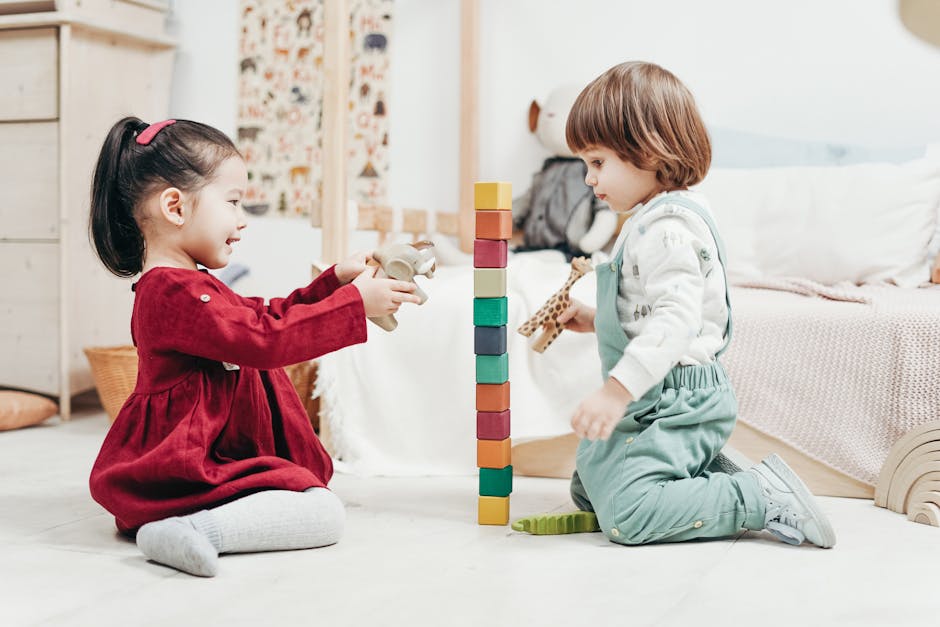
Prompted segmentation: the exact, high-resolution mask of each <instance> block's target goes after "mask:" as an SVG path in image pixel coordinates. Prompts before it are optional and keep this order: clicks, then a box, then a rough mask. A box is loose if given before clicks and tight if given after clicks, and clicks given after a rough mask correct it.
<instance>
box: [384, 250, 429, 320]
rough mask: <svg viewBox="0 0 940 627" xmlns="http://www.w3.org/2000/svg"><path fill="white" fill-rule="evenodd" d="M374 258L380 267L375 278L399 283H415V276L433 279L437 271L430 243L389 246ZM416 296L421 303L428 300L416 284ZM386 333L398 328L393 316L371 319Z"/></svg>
mask: <svg viewBox="0 0 940 627" xmlns="http://www.w3.org/2000/svg"><path fill="white" fill-rule="evenodd" d="M372 258H373V259H375V261H376V262H377V263H378V265H379V270H378V271H377V272H376V274H375V276H376V277H378V278H382V277H389V278H392V279H397V280H399V281H411V282H412V283H415V280H414V278H415V275H418V274H420V275H422V276H426V277H427V278H429V279H430V278H432V277H433V276H434V270H436V269H437V260H436V259H435V257H434V244H433V243H431V242H429V241H420V242H415V243H414V244H388V245H387V246H382V247H381V248H378V249H376V251H375V252H374V253H372ZM415 286H416V287H415V296H417V297H418V298H419V299H421V303H419V304H422V305H423V304H424V302H425V301H426V300H427V299H428V295H427V294H425V293H424V290H422V289H421V288H420V287H418V284H417V283H415ZM369 320H371V321H372V322H374V323H376V324H377V325H379V326H380V327H382V328H383V329H385V330H386V331H394V330H395V328H396V327H397V326H398V321H397V320H396V319H395V316H394V315H393V314H388V315H386V316H375V317H373V318H369Z"/></svg>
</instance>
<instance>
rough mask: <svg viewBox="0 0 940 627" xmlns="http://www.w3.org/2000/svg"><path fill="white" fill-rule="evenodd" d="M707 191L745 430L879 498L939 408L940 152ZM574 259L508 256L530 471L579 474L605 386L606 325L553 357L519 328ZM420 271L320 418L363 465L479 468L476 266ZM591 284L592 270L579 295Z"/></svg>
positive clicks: (713, 179)
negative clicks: (721, 247) (580, 427)
mask: <svg viewBox="0 0 940 627" xmlns="http://www.w3.org/2000/svg"><path fill="white" fill-rule="evenodd" d="M705 188H706V189H705V191H706V192H707V193H708V195H709V197H710V198H711V200H712V204H713V206H714V207H715V213H716V218H717V219H718V222H719V227H720V228H721V229H722V231H723V233H724V235H725V238H726V241H727V244H728V249H729V255H730V256H731V259H732V262H731V266H730V268H729V270H730V276H731V278H732V283H733V284H735V283H736V284H737V285H735V286H734V287H733V289H732V301H733V308H734V314H735V329H736V334H735V338H734V341H733V342H732V346H731V348H730V349H729V351H728V353H727V356H726V358H725V363H726V365H727V367H728V369H729V372H730V374H731V378H732V381H733V382H734V384H735V387H736V391H737V393H738V397H739V402H740V409H741V413H740V417H741V419H740V426H739V429H737V430H736V432H735V435H734V436H733V438H732V444H733V445H734V446H735V447H736V448H738V449H739V450H741V451H742V452H744V453H745V454H747V455H748V456H750V457H752V458H756V457H761V456H763V455H764V454H766V453H767V452H769V451H771V450H776V451H778V452H781V453H783V454H785V455H786V456H787V457H788V459H789V460H790V461H792V462H793V465H795V466H796V467H797V469H798V471H800V472H801V474H804V475H806V476H807V479H808V483H809V484H810V486H811V487H812V488H813V489H814V490H816V491H817V492H819V493H822V494H836V495H846V496H860V497H871V495H872V493H873V489H874V487H873V486H874V483H875V480H876V478H877V474H878V471H879V470H880V465H881V462H882V461H883V460H884V457H885V456H886V455H887V452H888V448H889V447H890V446H891V444H892V443H893V442H894V441H895V440H896V439H897V438H898V437H899V436H900V435H901V434H903V433H904V432H906V431H907V430H908V429H910V428H912V427H914V426H917V425H918V424H921V423H923V422H924V421H926V420H930V419H933V418H934V417H935V416H937V415H940V386H936V385H935V384H934V383H933V382H934V381H937V380H940V372H935V370H938V369H940V342H938V341H937V340H940V337H938V335H940V307H938V306H937V305H940V289H937V288H934V287H929V286H930V284H929V282H928V279H929V275H930V267H931V264H930V262H931V260H932V259H933V255H934V254H935V253H936V247H937V244H938V241H937V238H936V237H934V236H933V234H934V231H935V230H936V228H937V212H938V210H940V164H937V163H936V162H933V161H929V162H928V161H919V162H910V163H906V164H903V165H891V164H884V163H882V164H878V165H871V166H870V165H858V166H848V167H841V168H837V169H832V168H827V167H815V168H767V169H763V170H751V171H743V170H716V171H715V172H714V173H713V174H712V175H710V178H709V181H707V182H706V185H705ZM781 207H783V209H781ZM850 220H851V221H850ZM568 269H569V266H568V264H567V263H566V262H565V261H564V260H563V258H562V257H561V256H560V255H559V254H557V253H554V252H548V251H546V252H542V253H535V254H528V253H527V254H519V255H515V256H512V257H511V258H510V262H509V267H508V273H509V284H508V296H509V303H510V307H509V325H508V326H509V331H510V333H509V338H510V340H509V350H508V352H509V356H510V357H509V359H510V382H511V387H512V399H511V408H512V409H511V411H512V437H513V442H514V444H515V446H514V453H513V454H514V467H515V468H516V471H517V472H518V473H520V474H536V475H549V476H564V475H566V474H567V473H569V472H570V469H571V466H572V463H573V448H574V445H575V443H576V442H575V439H574V438H573V437H572V436H571V435H570V428H569V425H568V420H569V417H570V415H571V413H572V410H573V409H574V407H575V406H576V405H577V403H578V402H579V401H580V400H581V398H583V396H584V395H585V394H587V393H588V392H589V391H591V390H592V389H593V388H594V387H595V386H597V385H599V384H600V372H599V365H598V361H597V356H596V347H595V344H594V338H593V336H591V335H581V334H574V333H564V334H562V336H561V337H560V338H559V339H558V340H557V341H556V343H555V344H554V345H553V346H552V347H551V348H549V350H548V351H547V352H546V353H545V354H542V355H539V354H536V353H534V352H532V351H531V350H529V349H528V348H527V346H526V345H527V341H526V340H525V338H523V337H522V336H520V335H518V334H516V333H515V328H516V327H517V326H518V325H519V324H520V323H521V322H522V321H524V320H525V319H527V318H528V316H529V315H531V314H532V313H533V312H534V311H535V310H536V309H537V308H538V307H539V306H540V305H541V304H542V302H544V300H545V298H547V297H548V296H549V295H551V294H552V293H553V292H554V291H555V290H556V289H557V288H558V287H559V286H560V285H561V284H562V283H563V282H564V280H565V278H566V277H567V275H568ZM774 275H776V277H775V276H774ZM781 277H795V278H793V279H792V280H789V279H784V278H781ZM420 280H421V279H419V281H420ZM866 281H871V282H873V283H875V284H876V285H872V286H863V287H855V286H854V285H853V283H854V282H866ZM823 282H825V283H828V284H830V285H831V284H833V283H834V284H835V287H831V286H830V287H827V286H826V285H823V284H822V283H823ZM892 283H897V284H899V285H900V286H898V285H893V284H892ZM920 284H923V286H922V287H918V285H920ZM742 285H751V286H752V287H749V288H746V287H742ZM422 286H423V287H424V288H425V290H426V291H427V292H428V294H429V295H430V299H429V301H428V302H427V303H426V304H425V305H424V306H422V307H419V308H408V309H405V310H403V311H402V312H401V313H400V315H399V319H400V326H399V328H398V330H396V331H395V332H394V333H392V334H386V333H384V332H383V331H381V330H379V329H378V328H377V327H370V339H369V342H368V343H366V344H364V345H362V346H358V347H354V348H351V349H348V350H343V351H339V352H338V353H334V354H332V355H329V356H327V357H325V358H323V359H322V360H321V361H320V373H319V379H318V387H317V390H318V393H319V394H321V396H322V399H323V400H324V404H323V412H324V413H323V416H322V417H323V424H324V426H326V427H328V431H329V435H328V437H329V444H330V446H331V447H332V450H333V452H334V454H335V455H336V456H337V457H338V458H339V459H340V460H341V462H340V463H341V464H342V466H341V467H344V468H345V469H346V470H348V471H350V472H357V473H368V474H464V473H473V472H475V468H476V461H475V439H476V436H475V431H474V425H475V409H474V355H473V345H472V343H473V340H472V337H473V335H472V329H473V322H472V298H473V288H472V268H470V267H469V266H451V267H447V266H445V267H442V268H440V269H439V272H438V274H437V276H436V277H435V279H433V280H431V281H424V282H423V283H422ZM755 286H763V288H764V289H760V288H758V287H755ZM767 288H769V289H767ZM593 293H594V281H593V278H590V277H589V278H585V279H583V280H582V281H581V282H580V283H578V284H576V286H575V288H574V290H573V293H572V294H573V296H574V297H576V298H579V299H582V300H585V301H587V302H591V301H592V300H593ZM855 301H864V302H855Z"/></svg>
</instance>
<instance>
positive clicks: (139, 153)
mask: <svg viewBox="0 0 940 627" xmlns="http://www.w3.org/2000/svg"><path fill="white" fill-rule="evenodd" d="M149 126H150V125H149V124H147V123H146V122H142V121H141V120H140V119H138V118H133V117H129V118H124V119H123V120H120V121H119V122H118V123H117V124H115V125H114V126H113V127H111V131H110V132H109V133H108V137H107V138H106V139H105V140H104V145H103V146H102V147H101V154H99V155H98V163H97V164H95V177H94V181H93V182H92V187H91V215H90V216H89V221H88V228H89V230H90V231H91V239H92V242H93V244H94V248H95V252H97V254H98V258H99V259H101V262H102V263H104V265H105V267H107V268H108V270H110V271H111V272H112V273H114V274H116V275H118V276H120V277H130V276H134V275H135V274H138V273H140V271H141V270H143V266H144V254H145V244H144V234H143V232H142V231H141V228H140V225H141V223H142V221H144V220H146V219H147V216H146V215H145V212H144V211H143V210H142V208H143V206H144V203H145V202H146V201H147V199H148V197H149V196H150V195H151V194H153V193H155V192H158V191H159V190H160V188H161V187H163V188H166V187H177V188H179V189H181V190H183V191H186V192H189V193H193V194H195V193H198V192H199V190H200V189H202V187H203V186H205V185H206V184H207V183H208V182H209V181H210V180H212V177H213V176H214V175H215V171H216V169H217V168H218V167H219V166H220V165H221V164H222V163H223V162H224V161H225V160H226V159H228V158H231V157H241V155H240V154H239V152H238V149H237V148H236V147H235V144H233V143H232V140H231V139H229V138H228V137H226V136H225V133H222V132H221V131H219V130H217V129H214V128H212V127H211V126H207V125H205V124H200V123H199V122H193V121H191V120H174V121H173V122H172V123H170V124H168V123H167V122H166V121H164V122H162V123H161V122H158V123H156V124H155V125H154V126H153V127H151V131H150V132H149V133H147V134H146V135H144V136H140V134H141V133H142V132H143V131H144V129H146V128H147V127H149ZM145 226H146V224H145Z"/></svg>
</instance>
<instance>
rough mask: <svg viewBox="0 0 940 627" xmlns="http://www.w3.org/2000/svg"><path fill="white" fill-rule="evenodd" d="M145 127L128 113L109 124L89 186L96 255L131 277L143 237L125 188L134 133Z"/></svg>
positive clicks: (118, 272)
mask: <svg viewBox="0 0 940 627" xmlns="http://www.w3.org/2000/svg"><path fill="white" fill-rule="evenodd" d="M146 127H147V124H146V123H145V122H143V121H141V120H140V119H138V118H134V117H127V118H124V119H122V120H120V121H119V122H117V124H115V125H114V126H112V127H111V131H110V132H109V133H108V136H107V138H106V139H105V140H104V145H103V146H102V147H101V153H100V154H99V155H98V162H97V164H96V165H95V177H94V181H93V183H92V188H91V216H90V219H89V229H90V230H91V236H92V241H93V243H94V247H95V251H96V252H97V254H98V258H99V259H101V262H102V263H104V265H105V267H107V268H108V270H110V271H111V272H112V273H114V274H116V275H118V276H120V277H130V276H134V275H135V274H137V273H139V272H140V271H141V269H142V268H143V263H144V237H143V234H142V233H141V231H140V227H139V226H138V225H137V220H135V218H134V202H133V198H129V197H128V196H129V194H127V193H126V191H125V190H127V189H128V183H129V182H130V181H128V177H129V176H130V175H131V171H132V168H129V167H127V166H128V164H127V163H126V161H128V160H129V159H131V157H132V155H131V154H130V153H132V152H133V148H131V147H130V144H131V143H133V139H132V138H133V136H134V135H135V134H136V133H138V132H140V131H141V130H143V129H144V128H146Z"/></svg>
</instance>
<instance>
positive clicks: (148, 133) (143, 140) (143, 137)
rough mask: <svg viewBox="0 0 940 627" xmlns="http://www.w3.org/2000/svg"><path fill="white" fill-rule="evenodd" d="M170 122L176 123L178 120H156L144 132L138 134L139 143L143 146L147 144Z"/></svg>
mask: <svg viewBox="0 0 940 627" xmlns="http://www.w3.org/2000/svg"><path fill="white" fill-rule="evenodd" d="M170 124H176V120H163V121H162V122H155V123H153V124H151V125H150V126H148V127H147V128H145V129H144V130H143V132H141V133H140V134H139V135H137V143H138V144H140V145H141V146H146V145H147V144H149V143H150V141H151V140H152V139H153V138H154V136H155V135H156V134H157V133H159V132H160V131H161V130H162V129H163V128H164V127H166V126H169V125H170Z"/></svg>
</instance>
